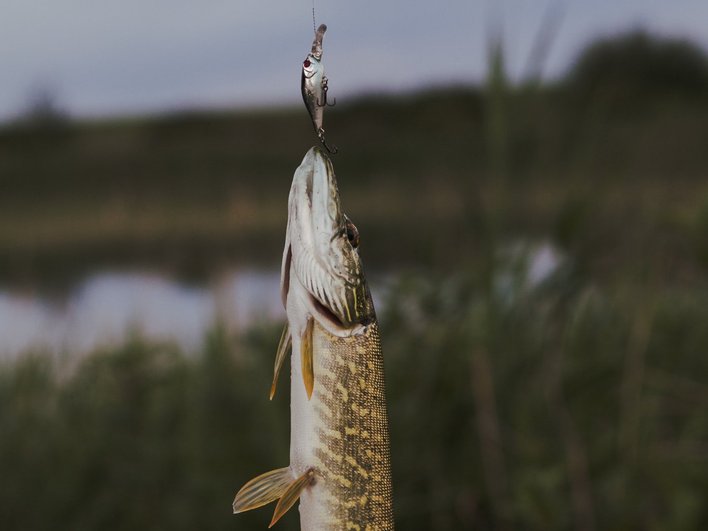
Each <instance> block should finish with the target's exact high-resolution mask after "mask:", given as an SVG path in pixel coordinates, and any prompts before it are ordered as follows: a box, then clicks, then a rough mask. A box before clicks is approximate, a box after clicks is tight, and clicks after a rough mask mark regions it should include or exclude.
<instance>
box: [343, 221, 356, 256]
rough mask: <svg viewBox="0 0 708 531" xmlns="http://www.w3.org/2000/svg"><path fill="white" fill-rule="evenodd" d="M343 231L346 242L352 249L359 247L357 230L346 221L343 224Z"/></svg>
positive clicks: (352, 224)
mask: <svg viewBox="0 0 708 531" xmlns="http://www.w3.org/2000/svg"><path fill="white" fill-rule="evenodd" d="M344 230H345V231H346V233H347V240H349V243H350V244H351V245H352V247H354V249H356V248H357V247H359V229H357V228H356V226H355V225H354V223H352V222H351V221H349V219H347V220H346V222H345V224H344Z"/></svg>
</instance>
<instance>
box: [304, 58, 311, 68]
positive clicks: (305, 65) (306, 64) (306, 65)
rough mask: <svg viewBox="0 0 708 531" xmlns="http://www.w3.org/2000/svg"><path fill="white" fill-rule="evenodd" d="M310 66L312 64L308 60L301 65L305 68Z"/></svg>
mask: <svg viewBox="0 0 708 531" xmlns="http://www.w3.org/2000/svg"><path fill="white" fill-rule="evenodd" d="M311 64H312V63H311V62H310V60H309V59H305V62H304V63H302V66H304V67H305V68H308V67H309V66H310V65H311Z"/></svg>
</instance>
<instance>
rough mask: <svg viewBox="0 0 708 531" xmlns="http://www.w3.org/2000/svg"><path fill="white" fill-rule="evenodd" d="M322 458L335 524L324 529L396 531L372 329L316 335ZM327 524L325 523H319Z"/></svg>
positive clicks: (319, 472) (320, 469)
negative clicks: (356, 332)
mask: <svg viewBox="0 0 708 531" xmlns="http://www.w3.org/2000/svg"><path fill="white" fill-rule="evenodd" d="M313 343H314V360H315V361H314V363H315V381H316V384H315V388H314V393H313V396H312V407H313V409H314V410H315V411H316V414H317V419H318V423H317V425H316V433H317V439H316V442H315V452H314V453H315V455H316V456H317V457H318V458H319V466H317V467H316V469H315V471H316V476H317V477H318V478H321V482H320V483H321V490H322V492H323V497H324V499H326V500H328V504H327V505H328V507H327V509H328V515H329V516H330V518H331V519H332V522H331V523H330V524H329V525H328V526H327V527H322V529H327V530H335V529H361V530H362V531H363V530H366V529H368V530H370V531H386V530H391V529H393V512H392V505H391V499H392V496H391V464H390V456H389V436H388V417H387V413H386V397H385V395H384V388H385V386H384V373H383V358H382V356H381V343H380V340H379V332H378V325H377V324H376V323H375V322H374V323H372V324H371V325H369V326H367V327H366V329H365V330H364V332H362V333H361V334H360V335H357V336H355V337H353V336H350V337H336V336H334V335H332V334H330V333H329V332H327V330H325V329H324V328H322V327H321V326H320V325H318V324H315V328H314V331H313ZM323 523H324V524H325V525H327V523H326V522H323Z"/></svg>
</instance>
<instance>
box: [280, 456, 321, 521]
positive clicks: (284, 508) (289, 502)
mask: <svg viewBox="0 0 708 531" xmlns="http://www.w3.org/2000/svg"><path fill="white" fill-rule="evenodd" d="M314 478H315V471H314V470H313V469H311V468H310V469H308V470H307V472H305V473H304V474H303V475H302V476H300V477H299V478H297V479H296V480H295V481H293V482H292V483H291V484H290V486H289V487H288V489H287V490H286V491H285V494H283V496H282V497H281V498H280V501H279V502H278V505H276V506H275V511H274V512H273V518H272V520H271V521H270V525H269V526H268V528H269V529H270V528H271V527H273V526H274V525H275V523H276V522H277V521H278V520H280V518H281V517H282V516H283V515H284V514H285V513H287V512H288V509H290V507H292V506H293V505H294V504H295V502H296V501H297V499H298V498H299V497H300V494H302V491H303V490H305V488H307V487H308V486H309V485H311V484H312V481H313V480H314Z"/></svg>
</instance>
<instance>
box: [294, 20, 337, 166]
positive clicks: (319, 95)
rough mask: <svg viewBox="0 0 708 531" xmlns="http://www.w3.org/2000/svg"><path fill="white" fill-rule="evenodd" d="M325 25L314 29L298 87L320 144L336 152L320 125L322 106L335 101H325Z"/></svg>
mask: <svg viewBox="0 0 708 531" xmlns="http://www.w3.org/2000/svg"><path fill="white" fill-rule="evenodd" d="M325 31H327V26H326V25H325V24H320V27H319V28H317V31H315V40H314V41H312V50H311V51H310V53H309V54H307V57H305V60H304V61H303V62H302V81H301V83H300V89H301V90H302V99H303V101H304V102H305V107H307V112H309V113H310V118H311V119H312V125H313V126H314V128H315V133H316V134H317V138H318V139H319V140H320V142H322V145H323V146H324V147H325V148H327V151H329V152H330V153H332V154H334V153H336V152H337V147H336V146H331V147H330V146H329V145H328V144H327V141H326V140H325V136H324V135H325V131H324V128H323V127H322V123H323V121H324V108H325V107H326V106H327V105H330V106H333V105H335V104H336V103H337V100H336V99H335V100H334V103H332V104H328V103H327V76H325V75H324V65H323V64H322V39H323V38H324V34H325Z"/></svg>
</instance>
